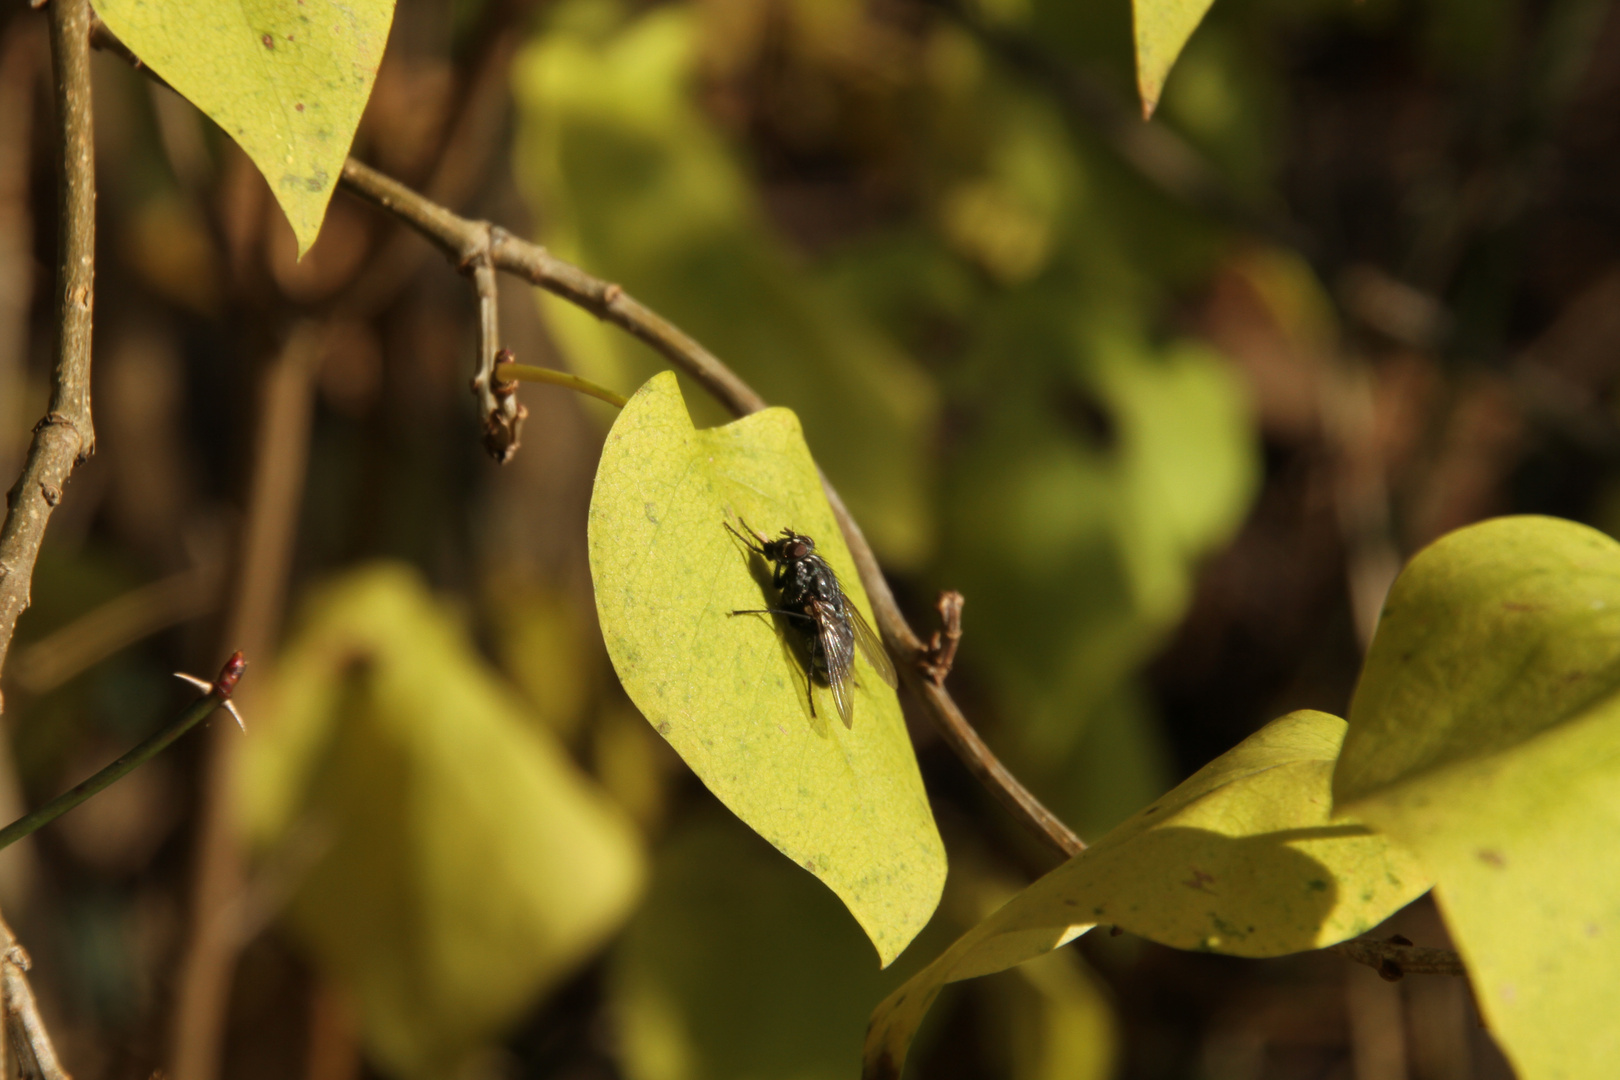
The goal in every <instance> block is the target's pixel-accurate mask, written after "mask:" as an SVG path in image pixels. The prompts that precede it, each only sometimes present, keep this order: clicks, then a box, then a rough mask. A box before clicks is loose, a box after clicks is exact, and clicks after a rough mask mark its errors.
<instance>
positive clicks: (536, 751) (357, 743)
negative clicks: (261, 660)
mask: <svg viewBox="0 0 1620 1080" xmlns="http://www.w3.org/2000/svg"><path fill="white" fill-rule="evenodd" d="M257 700H258V705H257V706H256V709H255V712H256V714H257V715H256V717H255V719H254V721H253V723H252V725H251V727H250V729H249V735H248V742H247V745H246V747H245V749H244V754H243V759H242V768H241V777H240V786H239V792H240V799H241V803H240V808H241V813H242V815H243V817H244V820H245V823H246V826H247V829H248V831H249V833H250V835H252V836H253V837H255V839H256V840H257V841H258V843H259V845H260V846H261V847H263V848H265V849H267V850H268V851H269V852H270V856H269V857H270V858H271V859H272V860H273V863H272V864H273V865H279V866H280V867H281V868H282V871H281V872H282V873H283V874H288V873H292V874H296V875H297V876H296V878H295V880H297V881H298V888H297V890H296V892H295V894H294V896H293V898H292V900H291V902H290V904H289V906H288V910H287V918H288V920H289V922H290V923H291V926H292V928H293V930H294V932H295V934H296V935H297V937H298V938H299V939H300V940H302V941H303V942H304V943H305V945H306V946H307V947H308V949H309V950H310V952H311V953H312V955H313V957H314V959H315V961H316V963H317V964H318V966H320V967H321V968H322V969H323V970H324V971H325V973H326V975H327V977H328V978H330V979H332V980H334V981H335V982H337V983H338V984H339V985H342V986H344V987H346V988H347V989H348V990H349V991H350V992H351V993H352V994H353V995H354V997H355V1000H356V1001H357V1003H358V1005H359V1008H360V1013H361V1019H362V1023H363V1028H364V1032H365V1038H366V1043H367V1047H368V1050H369V1052H370V1053H371V1055H372V1056H373V1057H374V1058H375V1060H376V1061H377V1062H378V1063H379V1064H380V1065H382V1066H384V1067H385V1068H386V1069H387V1070H388V1071H389V1072H390V1073H392V1074H394V1075H398V1076H403V1077H428V1076H444V1075H449V1074H450V1073H452V1072H453V1071H454V1069H455V1066H456V1065H457V1062H458V1059H459V1058H461V1057H462V1056H463V1055H464V1054H466V1053H467V1052H468V1051H470V1050H472V1049H474V1048H475V1047H476V1046H477V1045H478V1044H479V1043H481V1042H482V1041H485V1040H488V1039H491V1038H494V1037H496V1036H498V1035H499V1034H500V1029H501V1028H502V1026H503V1025H505V1024H507V1023H509V1022H510V1021H511V1020H513V1019H514V1018H516V1016H517V1015H518V1014H519V1013H520V1012H521V1011H522V1010H523V1009H524V1008H526V1007H527V1006H529V1005H530V1004H531V1003H532V1002H533V1001H534V999H535V997H536V996H537V995H538V994H539V993H540V992H541V991H542V990H543V989H545V988H546V987H547V986H550V985H553V984H554V983H555V982H556V981H557V980H558V979H560V978H561V977H563V976H565V975H566V974H567V973H568V972H569V971H570V970H571V969H572V968H573V967H574V966H576V965H577V964H578V963H579V962H580V961H581V960H583V959H584V958H585V957H586V956H588V955H589V954H590V952H591V951H593V950H594V949H596V948H597V947H598V946H599V945H600V944H601V943H602V941H603V939H604V938H605V937H606V936H607V935H608V934H609V933H610V932H611V931H612V930H614V929H615V928H616V927H617V926H618V924H619V923H620V922H621V921H622V920H623V919H624V918H625V917H626V916H627V915H628V913H629V909H630V906H631V904H632V903H633V902H634V900H635V897H636V894H637V893H638V891H639V888H640V881H641V877H642V860H641V853H640V845H639V843H638V840H637V838H636V836H635V835H634V834H633V832H632V830H631V828H630V826H629V825H628V823H627V822H626V821H625V820H624V817H623V815H622V814H621V813H619V812H618V811H617V810H616V808H615V807H613V806H612V805H611V804H610V803H609V802H608V801H607V800H606V799H605V798H604V797H603V796H602V795H601V794H600V793H599V792H598V791H597V790H596V788H595V787H594V785H592V784H591V783H590V781H589V780H587V779H586V778H585V777H584V776H583V775H581V774H580V773H579V772H578V770H577V769H576V768H575V767H574V765H573V764H572V762H571V761H570V760H569V758H568V756H567V754H566V753H565V752H564V751H563V750H562V749H561V748H560V747H559V746H558V745H557V744H556V742H555V741H554V740H553V739H552V738H551V737H550V736H549V734H548V733H547V732H546V730H545V728H544V727H543V725H541V724H540V723H538V722H537V721H535V720H534V719H532V718H530V717H529V716H528V715H526V713H525V710H524V708H523V706H522V705H521V703H520V701H519V699H518V698H517V696H516V695H515V694H514V693H512V692H511V691H510V690H508V689H507V688H506V687H505V686H503V685H502V684H501V683H500V682H499V681H498V679H497V678H496V677H495V675H494V674H493V672H491V671H490V670H489V669H488V668H487V667H486V666H485V664H484V662H483V661H482V660H481V659H480V658H479V657H478V655H477V653H476V651H475V650H474V648H473V646H472V644H471V642H470V641H469V640H468V638H467V635H466V633H465V631H464V630H463V629H462V628H461V626H460V625H459V624H458V622H457V621H456V619H455V618H454V616H453V615H451V613H450V612H448V611H447V610H446V609H445V608H443V607H442V606H440V605H439V604H438V603H436V602H435V601H434V600H433V598H432V597H431V596H430V595H429V594H428V592H427V590H426V589H425V588H424V587H423V585H422V583H421V581H420V580H419V579H418V578H417V576H416V575H415V573H414V572H413V571H411V570H409V569H407V568H404V567H401V566H396V565H382V566H378V567H373V568H368V569H365V570H361V571H357V572H354V573H352V574H350V575H349V576H348V577H346V578H344V579H342V580H341V581H339V582H337V583H335V584H333V585H331V586H329V587H328V588H326V589H324V590H323V591H322V592H321V593H320V594H318V595H317V596H316V597H315V598H314V599H313V600H312V602H311V603H310V604H309V605H308V610H307V611H306V613H305V617H304V619H303V625H302V627H301V629H300V630H299V631H298V632H297V633H296V635H295V637H294V639H293V641H292V643H291V645H289V647H288V648H287V650H286V652H285V654H284V655H283V657H282V659H281V660H280V661H279V662H278V664H277V666H276V669H275V672H274V673H273V677H272V679H271V680H269V686H268V692H267V693H266V694H265V695H263V696H261V697H260V698H258V699H257ZM311 852H314V853H317V854H318V857H317V858H316V859H315V861H314V862H313V864H312V865H311V864H310V863H309V858H310V853H311Z"/></svg>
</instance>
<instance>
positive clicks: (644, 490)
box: [590, 373, 945, 965]
mask: <svg viewBox="0 0 1620 1080" xmlns="http://www.w3.org/2000/svg"><path fill="white" fill-rule="evenodd" d="M728 515H741V517H743V518H746V519H747V520H748V522H749V524H751V525H753V526H754V527H755V528H757V529H760V530H761V531H763V532H768V533H773V534H774V533H775V532H777V531H778V530H780V529H782V528H789V527H790V528H792V529H794V530H796V531H798V532H800V533H804V534H806V535H808V536H810V537H812V538H813V539H814V540H815V541H816V544H817V550H818V551H819V552H820V554H822V555H823V556H824V557H825V558H826V560H827V562H828V563H829V564H830V565H831V566H832V568H833V569H834V571H836V572H837V574H838V576H839V579H840V580H841V581H842V582H843V584H844V587H845V590H846V591H847V592H848V594H849V595H850V597H851V598H852V599H853V601H854V603H855V604H856V605H857V606H858V607H859V608H860V609H861V610H862V611H866V612H870V610H871V609H870V607H869V606H868V605H867V602H866V594H865V591H864V590H863V589H862V588H861V583H860V579H859V578H858V577H856V575H855V567H854V564H853V562H852V561H851V559H850V556H849V551H848V549H846V548H845V546H844V542H843V537H842V535H841V534H840V533H839V530H838V526H837V524H836V523H835V522H834V520H833V515H832V509H831V507H829V506H828V505H827V499H826V496H825V495H824V494H823V493H822V490H821V480H820V477H819V475H818V474H817V472H816V466H815V462H813V461H812V460H811V458H810V452H809V450H808V449H807V448H806V446H805V444H804V437H803V435H802V434H801V432H800V430H799V422H798V419H797V417H795V416H794V415H793V414H792V413H791V412H789V411H788V410H786V409H767V410H766V411H764V412H760V413H755V414H754V415H752V416H749V417H746V418H745V419H742V420H739V421H737V422H735V423H732V424H727V425H725V426H724V427H718V428H711V429H709V430H705V431H698V430H696V429H695V428H694V427H693V426H692V421H691V419H690V418H689V417H688V415H687V412H686V405H685V402H684V401H683V400H682V398H681V393H680V390H679V388H678V387H677V385H676V381H675V376H674V375H672V374H669V373H665V374H662V375H658V376H656V377H654V378H653V379H651V380H649V381H648V382H647V384H646V385H645V386H643V387H642V388H641V390H640V391H639V392H638V393H637V394H636V396H635V397H634V398H633V399H631V401H630V403H629V404H628V405H626V406H625V408H624V410H623V412H621V413H620V415H619V418H618V421H617V422H616V423H615V424H614V425H613V430H612V431H611V432H609V434H608V439H607V445H606V446H604V447H603V449H602V460H601V464H600V465H599V466H598V467H597V473H596V487H595V490H594V491H593V492H592V495H591V515H590V558H591V578H592V580H593V582H594V583H595V585H596V609H597V615H598V618H599V620H600V622H601V626H602V637H603V639H604V641H605V642H606V643H607V649H608V655H609V656H610V657H611V658H612V660H613V666H614V668H615V669H616V670H617V671H618V673H619V679H620V681H621V682H622V683H623V684H624V689H625V692H626V693H628V694H629V695H630V699H631V700H632V701H634V702H635V703H636V707H637V708H638V709H640V710H641V712H642V715H644V716H645V717H646V718H647V720H648V721H649V722H650V723H651V724H652V725H653V727H654V728H656V729H657V730H658V733H659V734H660V735H662V736H663V737H664V738H665V739H667V740H668V741H669V744H670V745H671V746H673V747H674V748H675V750H676V752H677V753H679V754H680V755H681V757H682V758H684V759H685V760H686V763H687V764H688V765H690V766H691V767H692V771H693V772H695V773H697V774H698V776H699V777H700V778H701V779H702V780H703V782H704V783H705V784H707V785H708V786H709V790H711V791H713V792H714V793H715V795H717V796H719V798H720V801H721V802H723V803H725V804H726V806H728V807H729V808H730V809H731V810H732V812H734V813H735V814H736V815H737V816H738V817H740V818H742V819H743V821H745V822H747V823H748V825H749V826H750V827H751V828H752V829H754V830H755V831H756V832H758V833H759V834H760V835H761V836H763V837H764V838H765V839H766V840H768V841H770V842H771V843H772V844H773V845H775V847H776V848H777V850H779V851H781V852H782V853H783V854H784V855H786V856H788V858H790V859H792V860H793V861H794V862H796V863H798V864H799V865H801V866H803V867H804V868H805V869H806V870H808V871H810V872H811V873H812V874H815V875H816V876H817V877H819V878H820V879H821V880H822V881H824V882H826V884H827V885H828V887H829V888H831V889H832V890H833V892H835V893H837V894H838V897H839V899H841V900H842V901H843V902H844V904H845V906H846V907H848V908H849V910H850V912H851V913H852V914H853V915H854V916H855V918H856V920H857V921H859V922H860V924H861V926H862V927H863V928H865V930H866V933H867V936H869V937H870V938H871V939H872V944H873V945H875V946H876V947H877V950H878V955H879V957H880V958H881V959H882V962H883V963H884V964H885V965H887V964H888V963H889V961H891V960H893V959H894V957H895V956H897V955H898V954H899V952H900V950H901V949H903V948H905V946H906V944H907V943H908V942H909V941H911V939H912V938H913V937H914V936H916V934H917V931H918V930H920V929H921V928H922V927H923V924H925V923H926V922H927V921H928V918H929V916H930V915H931V914H932V913H933V911H934V907H935V905H936V904H937V903H938V902H939V894H940V889H941V888H942V886H943V884H944V880H945V850H944V846H943V845H942V844H941V842H940V839H939V832H938V830H937V829H936V828H935V826H934V818H933V814H932V812H931V811H930V810H929V807H928V797H927V794H926V793H925V792H924V791H923V786H922V779H921V777H920V776H919V774H918V772H917V760H916V757H915V756H914V755H913V753H912V749H911V741H910V739H909V738H908V736H907V734H906V726H905V722H904V721H903V720H902V719H901V716H900V702H899V699H898V698H896V697H895V694H894V691H893V690H891V689H889V688H888V687H887V686H885V685H884V684H883V683H882V682H881V681H879V680H878V678H877V676H876V675H875V674H873V672H872V670H871V668H870V667H868V666H867V665H866V663H865V662H864V661H861V662H858V663H857V666H856V669H855V676H856V680H857V682H858V686H857V687H856V690H855V708H854V723H853V726H852V727H851V728H849V729H847V730H846V729H845V727H844V725H842V724H840V723H839V722H838V718H837V713H836V712H835V710H834V707H833V702H832V698H831V696H830V695H829V694H828V693H827V692H826V689H825V688H824V687H821V686H817V687H816V688H815V690H814V696H815V701H816V707H815V714H814V715H811V708H810V703H809V700H808V699H807V685H806V676H805V666H804V662H803V656H802V653H801V652H800V651H799V650H798V649H797V648H796V647H795V639H796V636H797V631H796V630H793V629H791V628H788V627H785V626H784V625H779V621H781V622H785V620H778V619H776V618H773V617H771V616H761V615H741V616H733V615H732V614H731V612H732V611H734V610H739V609H750V608H765V607H771V606H774V605H775V604H776V601H777V596H776V593H775V590H774V589H772V588H771V587H770V585H769V580H770V579H769V570H768V568H767V567H766V566H765V564H764V562H763V560H761V559H760V558H759V557H758V556H757V555H752V554H751V553H750V552H749V551H748V550H747V549H746V548H744V547H743V545H742V544H741V542H739V541H738V540H737V539H736V538H735V537H733V536H732V535H731V534H730V533H729V532H727V531H726V529H725V522H726V520H727V518H728ZM868 621H870V616H868Z"/></svg>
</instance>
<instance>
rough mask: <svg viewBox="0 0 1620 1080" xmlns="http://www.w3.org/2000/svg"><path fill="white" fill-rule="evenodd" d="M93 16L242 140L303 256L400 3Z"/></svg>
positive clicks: (356, 0) (211, 1) (158, 4)
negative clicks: (291, 230)
mask: <svg viewBox="0 0 1620 1080" xmlns="http://www.w3.org/2000/svg"><path fill="white" fill-rule="evenodd" d="M96 12H97V13H98V14H99V15H100V16H101V17H102V18H103V19H104V20H106V23H107V25H108V26H109V27H111V28H112V31H113V33H115V34H117V35H118V37H119V38H120V39H121V40H122V41H123V42H124V44H126V45H128V46H129V47H130V48H131V49H133V50H134V52H135V55H137V56H139V57H140V58H141V61H142V63H144V64H146V65H147V66H148V67H150V68H151V69H152V70H153V71H155V72H157V73H158V74H159V75H161V76H162V77H163V78H164V80H165V81H167V82H168V84H169V85H170V86H172V87H174V88H175V90H176V91H177V92H179V93H180V94H181V96H183V97H184V98H185V99H186V100H187V101H190V102H191V103H192V104H193V105H195V106H197V108H199V109H201V110H202V111H203V112H204V113H206V114H208V116H209V117H210V118H211V119H212V120H213V121H214V122H215V123H216V124H218V125H219V126H220V127H222V128H224V129H225V131H226V133H227V134H229V135H230V136H231V138H233V139H235V140H236V143H237V145H238V146H240V147H241V148H242V149H243V151H244V152H246V154H247V156H248V157H249V158H251V159H252V160H253V164H255V165H257V166H258V167H259V171H260V172H262V173H263V174H264V178H265V179H266V180H267V181H268V182H269V184H270V190H271V191H272V192H274V193H275V196H276V201H277V202H278V203H280V204H281V209H282V210H283V211H284V212H285V213H286V215H287V220H288V221H289V222H290V223H291V224H292V228H293V233H294V235H295V236H297V238H298V254H299V255H300V256H302V255H303V254H304V252H306V251H308V250H309V248H310V245H311V244H313V243H315V236H316V234H317V233H319V232H320V231H321V220H322V219H323V218H324V217H325V216H326V204H327V203H328V202H329V201H330V200H331V198H332V189H333V188H334V187H336V186H337V181H338V175H339V173H340V172H341V171H342V169H343V160H344V158H346V157H347V156H348V154H349V145H350V144H351V143H352V142H353V141H354V132H355V128H357V127H358V126H359V124H360V114H361V112H363V111H364V109H365V106H366V99H367V98H369V97H370V96H371V84H372V83H373V81H375V79H376V77H377V65H378V63H379V62H380V61H381V60H382V54H383V46H384V45H385V44H386V43H387V41H388V27H389V24H390V23H391V22H392V21H393V18H394V3H393V0H97V2H96Z"/></svg>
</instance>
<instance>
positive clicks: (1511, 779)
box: [1334, 517, 1620, 1080]
mask: <svg viewBox="0 0 1620 1080" xmlns="http://www.w3.org/2000/svg"><path fill="white" fill-rule="evenodd" d="M1617 691H1620V544H1616V543H1615V542H1614V541H1613V540H1611V539H1610V538H1609V537H1607V536H1604V535H1603V534H1602V533H1599V532H1597V531H1596V530H1593V529H1589V528H1587V527H1586V526H1584V525H1577V524H1575V523H1574V522H1570V521H1560V520H1557V519H1555V518H1542V517H1513V518H1501V519H1498V520H1495V521H1487V522H1483V523H1481V524H1479V525H1473V526H1470V527H1468V528H1466V529H1460V530H1458V531H1457V532H1454V533H1452V534H1450V535H1449V536H1446V537H1444V538H1442V539H1441V540H1439V541H1437V542H1436V543H1434V544H1432V545H1430V546H1429V547H1428V548H1426V549H1425V550H1424V551H1422V552H1421V553H1419V554H1418V555H1417V556H1416V557H1415V558H1413V560H1412V562H1411V564H1410V565H1409V566H1408V567H1407V568H1406V570H1405V571H1404V572H1403V573H1402V574H1401V576H1400V578H1399V579H1398V580H1397V581H1396V583H1395V586H1394V588H1393V589H1392V590H1391V591H1390V594H1389V599H1388V601H1387V602H1386V604H1385V607H1384V614H1383V618H1382V619H1381V620H1380V622H1379V624H1378V631H1377V633H1376V635H1375V636H1374V638H1373V641H1372V646H1371V648H1370V649H1369V651H1368V655H1367V664H1366V667H1365V669H1364V670H1363V672H1362V677H1361V681H1360V683H1359V684H1358V686H1357V688H1356V696H1355V702H1354V704H1353V705H1352V707H1351V710H1350V734H1349V736H1348V737H1347V738H1346V740H1345V746H1344V754H1343V757H1342V758H1341V759H1340V763H1339V769H1338V774H1337V775H1336V776H1335V778H1334V795H1335V798H1336V800H1337V803H1338V805H1339V806H1341V807H1343V808H1344V809H1345V810H1346V811H1347V812H1349V813H1351V814H1354V815H1355V816H1356V817H1358V818H1360V819H1361V820H1365V821H1367V822H1370V823H1371V824H1373V825H1374V826H1376V827H1377V828H1379V829H1381V830H1383V831H1384V832H1387V833H1388V834H1390V835H1391V836H1393V837H1395V838H1396V839H1398V840H1399V841H1400V842H1402V843H1403V844H1405V845H1407V846H1408V847H1410V848H1411V849H1412V850H1413V851H1415V852H1416V853H1417V855H1418V857H1419V858H1420V859H1421V860H1422V861H1423V864H1424V866H1425V869H1426V870H1427V871H1428V872H1429V873H1430V874H1431V875H1432V876H1433V877H1434V880H1435V897H1436V899H1437V900H1438V901H1439V903H1440V908H1441V911H1442V912H1443V913H1444V915H1445V918H1446V923H1447V926H1448V928H1449V929H1450V931H1451V934H1452V937H1453V938H1454V939H1455V940H1456V942H1457V947H1458V948H1459V949H1460V950H1461V952H1462V954H1463V958H1464V959H1465V960H1466V961H1467V964H1468V969H1469V973H1470V976H1471V977H1472V979H1473V983H1474V991H1475V995H1474V996H1475V998H1476V1000H1477V1001H1478V1002H1479V1007H1480V1010H1481V1012H1482V1013H1483V1014H1484V1015H1485V1018H1486V1020H1487V1021H1488V1023H1489V1025H1490V1028H1491V1031H1492V1033H1493V1034H1494V1035H1495V1036H1496V1037H1497V1039H1498V1040H1499V1041H1500V1042H1501V1044H1502V1047H1503V1049H1504V1050H1505V1051H1506V1053H1507V1055H1508V1057H1509V1059H1511V1061H1512V1062H1513V1065H1514V1067H1515V1069H1516V1070H1517V1072H1518V1074H1519V1076H1521V1077H1523V1078H1524V1080H1565V1078H1569V1080H1575V1078H1587V1077H1593V1078H1595V1077H1605V1076H1609V1075H1611V1074H1612V1072H1613V1070H1614V1062H1615V1061H1616V1060H1617V1059H1620V1027H1617V1026H1616V1024H1615V1023H1614V1017H1615V1014H1616V1010H1617V1008H1620V975H1617V974H1616V973H1617V972H1620V857H1617V856H1616V855H1615V848H1614V837H1615V835H1616V831H1617V829H1620V693H1617Z"/></svg>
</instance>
